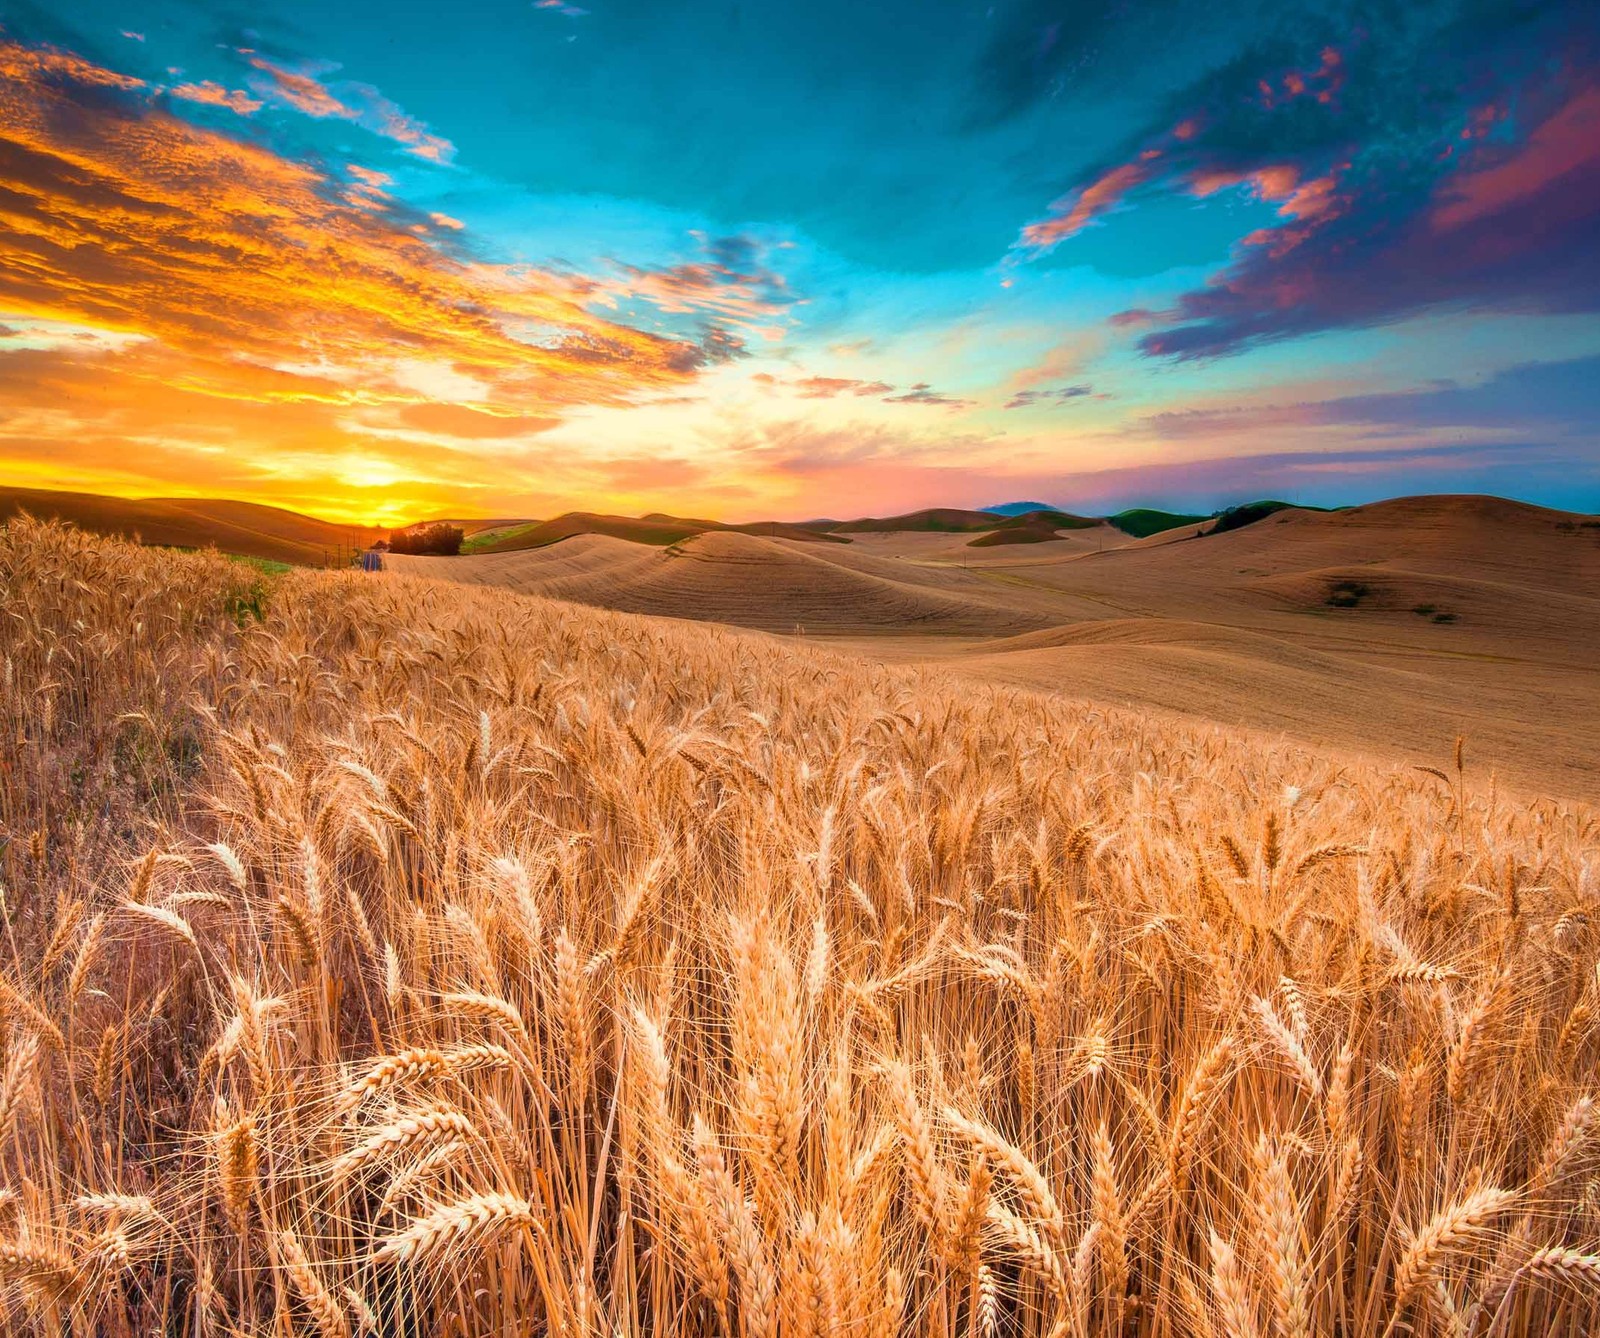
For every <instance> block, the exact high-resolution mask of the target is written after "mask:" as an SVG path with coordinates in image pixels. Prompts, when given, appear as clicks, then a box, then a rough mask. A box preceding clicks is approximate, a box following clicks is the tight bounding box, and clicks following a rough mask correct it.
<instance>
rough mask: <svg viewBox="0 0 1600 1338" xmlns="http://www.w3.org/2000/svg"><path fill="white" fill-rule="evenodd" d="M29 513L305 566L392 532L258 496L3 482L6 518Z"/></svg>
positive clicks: (0, 492) (161, 542)
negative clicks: (266, 502) (80, 489)
mask: <svg viewBox="0 0 1600 1338" xmlns="http://www.w3.org/2000/svg"><path fill="white" fill-rule="evenodd" d="M24 511H25V512H27V513H28V514H29V515H31V516H34V517H36V518H37V519H40V520H64V521H69V522H70V523H72V524H73V525H76V526H77V527H78V528H79V529H81V530H87V531H88V532H90V533H92V534H106V535H119V536H122V537H124V538H133V537H135V536H137V537H138V538H139V539H140V540H141V541H142V542H144V543H146V544H154V545H158V546H163V547H171V548H209V547H214V548H217V549H220V550H221V551H222V552H224V553H235V554H239V555H241V556H245V557H255V558H266V559H269V560H271V561H275V562H289V563H293V564H295V565H297V566H305V567H321V566H326V565H329V564H331V563H334V562H336V561H337V560H338V556H339V554H340V553H341V551H342V552H343V553H346V554H348V553H349V552H351V551H353V550H355V549H360V548H364V547H366V546H367V545H368V544H370V543H372V542H374V541H375V540H377V539H379V538H382V536H383V534H384V533H385V531H383V530H379V529H372V528H365V527H361V526H356V525H335V524H333V523H331V522H329V521H325V520H318V519H316V518H315V517H313V516H303V515H301V514H299V513H298V512H295V511H285V510H283V509H281V508H279V507H275V506H261V505H259V504H257V503H254V502H233V501H227V500H219V499H213V498H176V497H144V498H121V497H104V496H101V495H99V494H96V493H77V492H55V491H52V490H48V489H43V488H0V520H8V519H10V518H11V517H12V516H15V515H17V514H19V513H21V512H24Z"/></svg>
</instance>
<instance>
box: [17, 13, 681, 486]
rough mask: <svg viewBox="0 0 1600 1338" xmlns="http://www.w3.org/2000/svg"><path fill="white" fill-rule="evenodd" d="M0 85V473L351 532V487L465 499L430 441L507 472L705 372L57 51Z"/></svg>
mask: <svg viewBox="0 0 1600 1338" xmlns="http://www.w3.org/2000/svg"><path fill="white" fill-rule="evenodd" d="M0 75H3V76H4V77H3V79H0V146H3V152H0V189H3V190H4V191H5V193H6V195H7V198H8V204H7V208H6V210H5V212H4V214H3V215H0V324H7V325H10V326H13V327H15V328H17V329H19V330H20V331H21V335H20V336H19V337H13V338H10V339H7V340H6V341H5V344H4V346H3V347H4V348H5V350H7V351H5V352H0V401H3V402H4V403H5V404H6V407H7V414H6V416H5V419H4V421H3V423H0V467H4V468H5V469H7V470H8V472H13V473H15V472H17V471H19V470H21V469H24V468H25V467H26V466H27V462H29V461H32V462H34V469H33V472H34V473H35V474H36V473H37V462H38V461H39V460H41V459H42V460H46V461H50V462H51V466H50V467H51V469H52V470H53V471H54V479H55V481H56V482H58V484H61V485H65V483H66V482H67V481H68V480H69V479H70V480H72V481H76V482H78V483H81V484H89V483H92V482H93V481H95V480H98V481H100V482H101V483H105V484H107V485H111V484H115V485H116V486H117V487H118V488H120V489H122V490H128V489H129V488H130V487H132V486H133V485H132V484H130V483H129V482H128V481H127V479H128V475H127V473H126V471H128V470H129V469H130V468H134V469H137V470H139V471H141V476H142V477H143V478H144V479H145V480H146V483H147V484H148V482H149V481H151V480H157V479H170V480H173V481H181V482H182V483H183V485H184V490H185V491H194V490H195V489H197V488H198V489H201V490H227V489H234V490H238V489H241V488H244V489H245V490H247V491H251V492H253V493H255V494H256V495H262V494H263V491H265V492H269V493H270V492H272V491H273V489H274V488H277V489H279V493H278V495H282V496H285V499H287V497H286V495H285V494H283V492H282V490H283V489H291V490H292V491H295V492H300V491H304V490H305V488H306V487H307V486H308V485H307V484H306V483H305V482H304V480H320V481H321V482H320V483H319V484H318V485H316V486H319V487H321V488H324V489H325V490H326V491H324V492H323V494H322V497H321V509H322V510H324V511H327V510H330V509H339V508H345V509H346V510H347V513H350V514H353V513H355V512H357V511H359V510H360V509H361V508H362V507H363V506H368V507H370V506H371V505H373V503H371V502H370V501H363V500H361V499H362V498H363V497H368V496H370V495H372V494H371V493H370V490H371V489H373V488H385V487H387V488H389V490H390V495H394V493H395V490H396V489H399V490H401V491H402V492H403V491H404V490H405V489H407V488H410V489H411V490H412V492H411V493H410V494H406V495H412V494H414V495H416V496H418V497H421V496H423V495H431V494H429V490H430V489H434V490H438V489H455V490H456V495H457V496H459V489H460V488H463V487H466V488H472V487H479V486H481V485H482V483H483V481H484V479H483V463H482V460H481V459H478V460H474V459H473V458H472V457H471V456H470V454H467V453H465V452H464V451H461V450H453V449H451V448H450V446H449V444H448V440H446V442H445V444H443V445H441V444H440V438H441V437H442V438H445V439H449V438H460V439H461V440H462V441H463V442H464V443H468V442H472V441H481V440H483V439H485V438H489V439H491V440H493V441H494V448H495V449H496V450H501V449H502V443H504V449H505V450H507V451H508V452H512V453H513V454H514V452H515V450H516V449H517V447H516V444H515V443H516V439H517V438H518V437H522V436H529V435H532V434H536V433H538V432H540V431H542V430H544V429H545V428H547V427H548V426H549V425H550V424H551V423H552V422H554V421H555V420H557V419H558V418H559V417H560V416H561V414H562V413H563V411H565V410H567V409H570V408H572V407H574V406H578V405H626V404H629V403H632V402H634V401H635V400H636V399H637V398H638V397H639V396H641V395H644V394H664V393H670V392H674V391H676V390H680V389H681V388H683V386H684V385H685V384H686V383H687V382H689V381H691V380H692V379H693V377H694V376H695V374H696V372H697V370H698V369H699V367H700V366H701V365H702V363H703V362H704V361H705V360H706V357H707V354H706V353H705V351H704V350H703V349H702V348H701V347H700V346H699V345H697V344H693V343H688V342H686V341H684V340H681V339H674V338H669V337H666V336H663V335H660V334H655V333H651V332H648V331H643V330H638V329H635V328H632V327H631V326H630V325H628V324H626V323H624V322H622V321H620V320H615V319H607V318H605V317H602V316H598V315H596V314H594V313H593V312H592V311H591V310H589V302H590V301H591V294H590V287H591V285H590V284H589V283H588V282H587V281H585V280H583V279H581V278H575V277H573V276H570V275H558V274H553V273H548V272H545V271H541V270H537V269H532V268H527V267H512V266H503V265H489V264H482V263H475V262H473V261H471V260H470V259H466V258H463V257H462V255H461V253H460V252H459V251H457V250H455V249H452V248H447V247H445V246H443V245H442V244H440V243H439V242H437V241H436V240H434V238H433V235H432V233H431V230H428V229H424V234H425V235H421V236H419V235H418V234H417V233H416V232H415V231H413V225H414V224H415V223H417V222H419V221H422V220H421V218H420V217H413V216H409V215H407V214H405V213H404V212H402V211H400V210H399V209H398V208H395V207H391V206H390V205H389V204H388V203H387V202H386V199H385V197H383V196H382V195H381V194H380V190H379V188H380V184H386V181H385V180H384V179H383V178H381V174H372V173H367V172H365V171H363V170H353V171H352V174H351V175H352V177H354V178H355V181H354V183H353V184H352V183H350V182H345V181H341V180H338V179H336V178H334V177H332V176H330V175H329V173H328V172H327V171H326V170H324V169H322V168H319V167H315V166H311V165H308V164H306V163H302V162H297V161H294V160H291V159H289V158H285V157H283V156H281V155H279V154H276V153H274V152H272V151H271V150H270V149H268V148H266V147H263V146H262V145H260V144H254V143H249V142H245V141H242V140H239V139H235V138H232V137H230V136H228V135H225V134H223V133H220V132H218V131H216V130H212V129H207V128H204V127H201V126H197V125H193V124H190V123H189V122H186V121H184V120H182V119H181V118H179V117H178V116H176V115H174V114H173V113H172V112H171V111H169V110H168V109H167V108H166V107H165V106H164V105H163V104H162V103H161V102H160V100H159V99H158V98H157V97H156V95H155V93H154V92H153V91H152V90H150V89H149V88H148V86H146V85H145V84H143V83H142V82H141V81H139V80H135V79H129V78H126V77H124V76H121V75H118V74H116V73H115V72H113V71H109V70H105V69H101V68H100V67H98V66H95V65H93V64H92V63H90V62H87V61H84V60H82V59H81V58H79V57H76V56H73V55H70V54H68V53H64V52H57V51H52V50H48V49H45V50H30V49H28V48H26V47H23V46H20V45H18V44H17V43H14V42H9V41H6V40H4V39H0ZM352 190H358V191H359V190H364V191H365V194H364V195H360V196H359V198H352V196H351V193H350V192H351V191H352ZM41 322H45V323H48V328H49V329H50V330H52V331H55V332H56V333H54V334H52V335H51V337H50V338H49V339H45V338H43V337H42V336H39V335H38V334H37V331H38V330H39V329H43V328H46V327H44V326H41V324H40V323H41ZM30 330H32V331H34V333H33V334H30ZM75 335H76V336H83V338H75V337H74V336H75ZM460 406H465V407H463V408H461V411H460V412H459V413H451V412H444V413H439V412H434V410H438V409H445V410H448V409H450V408H452V407H460ZM408 411H409V412H410V414H411V417H410V419H409V420H408V419H407V417H406V414H407V412H408ZM418 411H420V413H421V415H422V417H421V419H420V420H419V418H418V417H417V414H418ZM513 424H514V425H515V428H514V429H513V427H512V425H513ZM529 464H530V466H531V460H530V461H529ZM119 480H120V482H119ZM291 480H292V482H291ZM247 485H248V486H247ZM142 490H143V491H146V492H148V491H149V490H150V489H149V487H148V486H146V487H144V488H143V489H142Z"/></svg>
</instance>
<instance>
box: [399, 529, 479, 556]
mask: <svg viewBox="0 0 1600 1338" xmlns="http://www.w3.org/2000/svg"><path fill="white" fill-rule="evenodd" d="M465 537H466V536H465V535H464V534H463V533H462V530H461V527H460V526H459V525H446V524H445V523H444V522H443V521H440V522H438V523H437V524H433V525H413V526H411V527H410V528H409V529H404V530H396V531H395V532H394V533H393V534H391V535H390V536H389V549H390V551H391V552H394V553H427V554H433V555H436V556H443V557H455V556H456V555H457V554H458V553H460V552H461V541H462V539H464V538H465Z"/></svg>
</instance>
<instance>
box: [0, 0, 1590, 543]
mask: <svg viewBox="0 0 1600 1338" xmlns="http://www.w3.org/2000/svg"><path fill="white" fill-rule="evenodd" d="M62 13H65V14H67V15H69V16H70V17H67V18H63V17H61V14H62ZM1597 14H1600V7H1597V6H1595V5H1594V4H1593V3H1592V0H1585V2H1584V3H1572V4H1559V3H1549V4H1539V3H1513V2H1512V0H1455V2H1454V3H1436V4H1416V3H1411V4H1398V5H1396V4H1381V5H1364V4H1355V5H1351V4H1346V3H1317V4H1306V3H1298V2H1297V0H1261V2H1260V3H1252V0H1245V2H1244V3H1238V4H1228V5H1217V4H1210V3H1206V4H1199V3H1179V2H1177V0H1144V2H1143V3H1137V2H1136V3H1126V2H1124V0H994V3H987V2H986V0H977V2H976V3H970V4H967V3H961V4H957V3H944V2H942V0H896V2H895V3H871V4H863V3H860V0H854V2H853V3H848V4H845V3H832V0H808V3H805V4H777V3H753V2H751V0H744V2H742V3H733V2H731V0H719V2H718V3H689V2H687V0H680V3H663V2H662V0H573V2H572V3H568V0H473V2H472V3H470V4H461V5H439V4H437V3H428V4H422V3H416V2H415V0H384V3H381V4H380V3H377V2H376V0H351V2H348V3H338V2H336V0H318V2H317V3H289V2H288V0H277V2H274V0H259V2H256V3H250V4H239V3H234V0H166V2H165V3H156V2H154V0H147V2H146V3H128V2H127V0H120V2H119V3H103V2H102V0H74V2H73V3H72V4H71V5H68V6H65V7H63V6H61V5H59V4H52V5H43V4H38V5H36V4H33V3H13V2H11V0H0V68H3V80H0V483H4V484H14V485H26V486H33V487H53V488H72V489H77V490H81V491H93V492H111V493H118V494H124V495H138V496H144V495H155V496H173V495H208V496H229V497H240V498H248V499H251V500H256V501H264V502H272V503H275V504H279V505H285V506H290V507H294V508H296V509H300V510H306V511H311V512H314V513H316V514H319V515H324V516H328V517H330V518H335V519H348V520H362V521H378V522H382V523H390V522H394V521H398V520H402V519H408V518H414V517H417V516H422V515H441V514H450V515H504V516H524V515H526V516H549V515H554V514H556V513H557V512H559V511H563V510H568V509H573V508H586V509H599V510H609V511H623V512H630V513H637V512H644V511H655V510H661V511H672V512H676V513H680V514H684V513H687V514H700V515H712V516H716V517H721V518H726V519H748V518H753V517H767V516H771V517H780V518H805V517H816V516H821V515H835V516H844V515H861V514H885V513H889V512H894V511H903V510H907V509H910V508H913V507H917V506H926V505H935V504H938V505H958V506H979V505H987V504H994V503H999V502H1004V501H1009V500H1013V499H1030V500H1032V499H1038V500H1043V501H1047V502H1051V503H1055V504H1059V505H1063V506H1066V507H1070V508H1073V509H1077V510H1081V511H1106V510H1114V509H1116V508H1118V507H1121V506H1124V505H1130V504H1155V505H1169V506H1175V507H1183V508H1199V509H1205V510H1209V509H1212V508H1213V507H1216V506H1218V505H1222V504H1225V503H1228V502H1232V501H1238V500H1242V499H1244V498H1248V497H1258V496H1267V495H1270V496H1282V497H1288V498H1290V499H1293V500H1299V501H1306V502H1316V503H1342V502H1355V501H1361V500H1366V499H1370V498H1374V497H1380V496H1390V495H1395V494H1400V493H1408V492H1444V491H1450V492H1466V491H1470V492H1496V493H1502V494H1507V495H1511V496H1516V497H1521V498H1524V499H1527V500H1530V501H1536V502H1542V503H1545V504H1548V505H1556V506H1562V507H1567V508H1571V509H1576V510H1584V511H1595V510H1600V317H1597V312H1600V18H1597Z"/></svg>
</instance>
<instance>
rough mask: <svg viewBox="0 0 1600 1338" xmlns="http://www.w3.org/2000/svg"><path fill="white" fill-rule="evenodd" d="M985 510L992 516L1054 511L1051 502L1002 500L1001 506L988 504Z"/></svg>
mask: <svg viewBox="0 0 1600 1338" xmlns="http://www.w3.org/2000/svg"><path fill="white" fill-rule="evenodd" d="M983 510H985V511H987V512H988V513H989V514H990V515H991V516H1025V515H1027V514H1028V513H1029V512H1030V511H1054V510H1055V507H1053V506H1051V505H1050V503H1049V502H1002V503H1001V504H1000V505H999V506H986V507H984V508H983Z"/></svg>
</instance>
